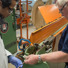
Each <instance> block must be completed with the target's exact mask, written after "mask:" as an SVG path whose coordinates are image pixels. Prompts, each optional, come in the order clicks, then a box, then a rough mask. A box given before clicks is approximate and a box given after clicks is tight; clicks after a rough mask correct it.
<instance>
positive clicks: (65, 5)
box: [59, 3, 67, 14]
mask: <svg viewBox="0 0 68 68" xmlns="http://www.w3.org/2000/svg"><path fill="white" fill-rule="evenodd" d="M66 5H67V3H65V4H64V5H63V7H62V8H61V9H59V10H60V13H62V11H63V9H64V8H65V6H66ZM62 14H63V13H62Z"/></svg>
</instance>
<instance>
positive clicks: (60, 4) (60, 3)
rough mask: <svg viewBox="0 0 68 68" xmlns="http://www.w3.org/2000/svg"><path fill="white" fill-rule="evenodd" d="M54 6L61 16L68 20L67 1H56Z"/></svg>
mask: <svg viewBox="0 0 68 68" xmlns="http://www.w3.org/2000/svg"><path fill="white" fill-rule="evenodd" d="M56 5H57V6H58V8H59V10H60V12H61V13H62V15H63V16H65V17H66V18H67V19H68V0H57V2H56Z"/></svg>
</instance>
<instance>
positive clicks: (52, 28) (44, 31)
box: [30, 18, 68, 43]
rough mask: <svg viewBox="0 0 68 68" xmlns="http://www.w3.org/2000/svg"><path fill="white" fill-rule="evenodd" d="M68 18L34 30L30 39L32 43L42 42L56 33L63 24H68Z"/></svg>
mask: <svg viewBox="0 0 68 68" xmlns="http://www.w3.org/2000/svg"><path fill="white" fill-rule="evenodd" d="M67 22H68V20H67V19H66V18H61V19H59V20H57V21H55V22H53V23H50V24H49V25H45V26H44V27H42V28H40V29H38V30H37V31H35V32H33V33H32V34H31V36H30V41H31V42H32V43H41V42H42V41H44V40H45V39H47V38H48V37H49V36H51V35H52V34H53V33H55V32H56V31H57V30H58V29H60V28H61V27H62V26H64V25H65V24H67Z"/></svg>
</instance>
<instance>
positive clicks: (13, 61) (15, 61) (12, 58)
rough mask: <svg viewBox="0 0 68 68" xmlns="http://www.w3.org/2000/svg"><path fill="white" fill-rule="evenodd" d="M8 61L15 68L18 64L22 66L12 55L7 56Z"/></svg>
mask: <svg viewBox="0 0 68 68" xmlns="http://www.w3.org/2000/svg"><path fill="white" fill-rule="evenodd" d="M8 62H9V63H11V64H13V65H15V66H16V68H18V67H19V66H20V68H22V67H23V64H22V61H21V60H20V59H18V58H17V57H14V56H12V55H10V56H8Z"/></svg>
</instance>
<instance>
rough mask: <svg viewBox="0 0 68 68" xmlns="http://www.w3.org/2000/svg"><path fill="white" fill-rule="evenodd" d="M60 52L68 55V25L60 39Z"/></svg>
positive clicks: (67, 64)
mask: <svg viewBox="0 0 68 68" xmlns="http://www.w3.org/2000/svg"><path fill="white" fill-rule="evenodd" d="M58 50H59V51H63V52H65V53H68V25H67V27H66V28H65V30H64V31H63V33H62V36H61V38H60V41H59V46H58ZM66 66H67V67H68V62H66Z"/></svg>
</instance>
